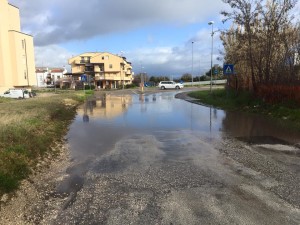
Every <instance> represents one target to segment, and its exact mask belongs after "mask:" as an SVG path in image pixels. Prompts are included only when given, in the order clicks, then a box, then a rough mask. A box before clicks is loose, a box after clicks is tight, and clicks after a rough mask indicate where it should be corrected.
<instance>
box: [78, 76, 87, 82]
mask: <svg viewBox="0 0 300 225" xmlns="http://www.w3.org/2000/svg"><path fill="white" fill-rule="evenodd" d="M80 79H81V81H83V82H86V81H87V76H86V75H85V74H82V75H81V76H80Z"/></svg>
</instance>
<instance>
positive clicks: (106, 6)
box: [10, 0, 222, 46]
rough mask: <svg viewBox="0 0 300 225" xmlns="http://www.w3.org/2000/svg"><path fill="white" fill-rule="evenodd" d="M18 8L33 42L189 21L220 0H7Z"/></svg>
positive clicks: (200, 18) (216, 9)
mask: <svg viewBox="0 0 300 225" xmlns="http://www.w3.org/2000/svg"><path fill="white" fill-rule="evenodd" d="M10 2H11V3H13V4H15V5H17V6H18V7H19V8H20V10H21V15H22V24H23V28H24V29H25V30H26V31H29V32H30V33H31V34H33V35H34V36H35V40H36V41H35V43H36V45H39V46H43V45H48V44H58V43H63V42H67V41H70V40H80V39H87V38H91V37H95V36H97V35H103V34H107V33H114V32H120V31H129V30H132V29H135V28H140V27H145V26H147V25H150V24H155V23H159V24H173V25H174V24H189V23H196V22H201V21H203V20H204V19H205V18H206V17H207V16H209V15H211V14H212V13H214V14H215V13H216V12H219V11H220V9H221V7H222V3H221V1H220V0H211V1H210V2H209V4H207V2H205V1H199V0H164V1H161V0H143V1H141V0H127V1H124V0H110V1H107V0H88V2H86V3H85V2H82V1H79V0H64V1H61V0H51V1H41V0H31V1H22V0H10Z"/></svg>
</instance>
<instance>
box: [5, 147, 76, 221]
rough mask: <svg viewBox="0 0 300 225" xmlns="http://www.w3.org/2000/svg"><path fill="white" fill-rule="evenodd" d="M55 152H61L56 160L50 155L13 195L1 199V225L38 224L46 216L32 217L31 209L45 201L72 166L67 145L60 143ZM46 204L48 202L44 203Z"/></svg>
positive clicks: (6, 195)
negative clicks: (67, 169)
mask: <svg viewBox="0 0 300 225" xmlns="http://www.w3.org/2000/svg"><path fill="white" fill-rule="evenodd" d="M54 148H55V149H53V150H54V151H55V152H59V154H58V155H57V156H56V157H53V156H48V157H46V158H44V159H43V160H42V161H40V162H39V163H38V165H37V168H36V169H35V171H34V173H33V174H32V175H31V176H30V177H29V178H28V179H26V180H24V181H22V184H21V186H20V188H19V190H18V191H16V192H15V193H13V194H5V195H3V196H2V198H1V200H0V218H1V220H0V224H1V225H2V224H3V225H4V224H5V225H10V224H11V225H17V224H20V225H21V224H22V225H23V224H36V222H38V221H41V218H42V217H43V215H34V214H31V215H30V214H29V213H28V212H30V209H32V208H34V207H35V206H36V205H38V204H41V202H45V198H46V197H47V196H49V195H50V194H51V191H52V190H53V189H54V187H55V186H56V182H57V181H58V180H60V179H61V176H64V174H65V173H64V172H65V170H66V168H67V167H68V165H69V163H70V160H69V150H68V146H67V145H66V144H65V143H61V144H57V145H56V146H55V147H54ZM44 204H45V203H44Z"/></svg>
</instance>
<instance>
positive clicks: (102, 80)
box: [69, 52, 133, 88]
mask: <svg viewBox="0 0 300 225" xmlns="http://www.w3.org/2000/svg"><path fill="white" fill-rule="evenodd" d="M69 64H70V65H71V67H72V73H73V74H84V73H85V74H88V75H92V76H93V77H94V78H95V85H96V86H97V87H102V88H106V87H109V88H116V87H118V86H120V85H122V84H123V83H124V84H131V83H132V79H133V78H132V66H131V64H130V63H128V62H127V61H126V59H125V58H123V57H121V56H118V55H114V54H111V53H108V52H102V53H101V52H93V53H84V54H81V55H79V56H75V57H73V58H71V59H69ZM87 66H89V67H90V68H92V71H86V69H85V68H86V67H87Z"/></svg>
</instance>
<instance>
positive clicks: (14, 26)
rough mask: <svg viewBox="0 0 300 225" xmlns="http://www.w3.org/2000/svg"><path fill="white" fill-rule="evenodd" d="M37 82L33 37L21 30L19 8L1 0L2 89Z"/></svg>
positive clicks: (0, 81)
mask: <svg viewBox="0 0 300 225" xmlns="http://www.w3.org/2000/svg"><path fill="white" fill-rule="evenodd" d="M36 83H37V81H36V76H35V62H34V46H33V37H32V36H30V35H28V34H25V33H22V32H21V25H20V13H19V9H18V8H17V7H16V6H13V5H11V4H9V3H8V2H7V0H0V91H1V92H3V91H6V90H7V89H9V88H30V87H31V86H33V85H36Z"/></svg>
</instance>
